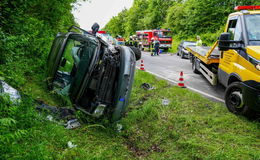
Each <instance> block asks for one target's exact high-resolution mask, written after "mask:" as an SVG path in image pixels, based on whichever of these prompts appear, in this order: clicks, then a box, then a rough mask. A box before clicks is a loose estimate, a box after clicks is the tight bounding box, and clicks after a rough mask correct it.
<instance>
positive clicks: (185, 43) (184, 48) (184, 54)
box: [177, 41, 196, 58]
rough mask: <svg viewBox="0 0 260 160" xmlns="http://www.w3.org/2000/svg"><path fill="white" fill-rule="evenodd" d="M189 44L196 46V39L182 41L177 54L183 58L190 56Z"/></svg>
mask: <svg viewBox="0 0 260 160" xmlns="http://www.w3.org/2000/svg"><path fill="white" fill-rule="evenodd" d="M187 46H196V42H195V41H181V43H180V44H179V45H178V48H177V55H178V56H180V57H181V58H189V52H188V50H187Z"/></svg>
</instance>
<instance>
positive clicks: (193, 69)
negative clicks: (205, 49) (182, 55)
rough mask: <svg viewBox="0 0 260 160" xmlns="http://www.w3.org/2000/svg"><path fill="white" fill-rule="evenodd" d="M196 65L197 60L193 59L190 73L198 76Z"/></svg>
mask: <svg viewBox="0 0 260 160" xmlns="http://www.w3.org/2000/svg"><path fill="white" fill-rule="evenodd" d="M197 63H199V62H198V61H197V58H195V57H194V58H193V60H192V71H193V73H196V74H199V73H200V71H199V70H198V68H197V65H199V64H197Z"/></svg>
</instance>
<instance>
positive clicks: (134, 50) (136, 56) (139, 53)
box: [129, 46, 142, 61]
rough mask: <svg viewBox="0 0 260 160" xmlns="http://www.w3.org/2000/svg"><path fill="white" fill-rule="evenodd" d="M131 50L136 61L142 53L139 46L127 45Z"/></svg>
mask: <svg viewBox="0 0 260 160" xmlns="http://www.w3.org/2000/svg"><path fill="white" fill-rule="evenodd" d="M129 47H130V48H131V49H132V51H133V52H134V53H135V59H136V60H137V61H138V60H139V59H141V55H142V52H141V51H140V49H139V48H137V47H133V46H129Z"/></svg>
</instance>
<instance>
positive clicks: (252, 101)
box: [242, 80, 260, 111]
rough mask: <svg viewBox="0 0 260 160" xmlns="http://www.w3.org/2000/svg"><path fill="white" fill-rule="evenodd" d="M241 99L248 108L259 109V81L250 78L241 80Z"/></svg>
mask: <svg viewBox="0 0 260 160" xmlns="http://www.w3.org/2000/svg"><path fill="white" fill-rule="evenodd" d="M242 89H243V101H244V103H245V105H246V106H248V107H249V108H251V109H253V110H255V111H260V83H259V82H256V81H253V80H250V81H244V82H242Z"/></svg>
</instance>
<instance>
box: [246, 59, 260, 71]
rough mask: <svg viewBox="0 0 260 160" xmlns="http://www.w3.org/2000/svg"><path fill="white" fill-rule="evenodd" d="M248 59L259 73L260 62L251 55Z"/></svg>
mask: <svg viewBox="0 0 260 160" xmlns="http://www.w3.org/2000/svg"><path fill="white" fill-rule="evenodd" d="M248 59H249V62H251V63H252V64H253V65H254V66H255V68H256V69H257V70H258V71H260V61H259V60H257V59H255V58H254V57H252V56H249V55H248Z"/></svg>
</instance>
